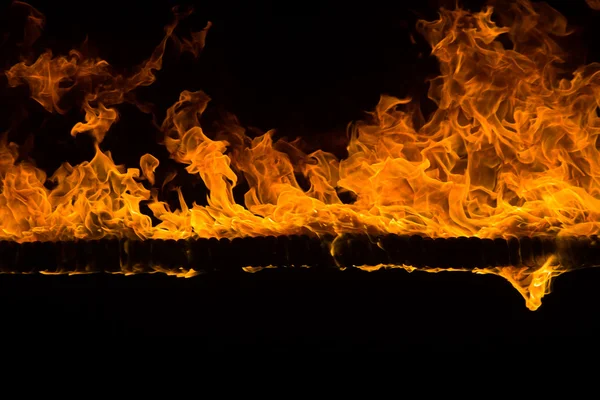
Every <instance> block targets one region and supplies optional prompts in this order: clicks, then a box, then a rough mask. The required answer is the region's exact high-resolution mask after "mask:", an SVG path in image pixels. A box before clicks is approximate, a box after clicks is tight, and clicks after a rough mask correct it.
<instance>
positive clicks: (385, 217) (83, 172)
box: [0, 0, 600, 308]
mask: <svg viewBox="0 0 600 400" xmlns="http://www.w3.org/2000/svg"><path fill="white" fill-rule="evenodd" d="M492 11H493V10H492V8H487V9H485V10H484V11H482V12H478V13H472V12H468V11H465V10H462V9H457V10H454V11H450V10H445V9H442V10H441V12H440V19H439V20H437V21H433V22H426V21H420V22H419V23H418V29H419V31H420V32H421V33H422V34H423V35H424V37H425V38H426V39H427V40H428V42H429V43H430V45H431V47H432V54H433V56H435V57H436V58H437V59H438V61H439V64H440V70H441V74H440V76H439V77H437V78H436V79H433V80H432V81H431V85H430V90H429V98H430V99H432V100H433V101H435V102H436V104H437V106H438V107H437V109H436V111H435V112H434V113H433V114H432V116H431V117H430V118H429V119H428V120H427V121H422V120H420V113H418V112H417V111H415V108H416V107H415V105H414V104H413V103H412V102H411V100H410V99H397V98H394V97H390V96H382V97H381V100H380V102H379V104H378V105H377V107H376V108H375V110H374V111H373V112H372V114H371V118H370V119H369V120H368V121H361V122H358V123H356V124H354V125H353V126H352V128H351V129H350V139H349V143H348V157H347V158H345V159H341V160H340V159H338V158H336V157H335V156H334V155H333V154H330V153H327V152H324V151H316V152H314V153H311V154H306V153H304V152H303V151H302V150H301V149H300V148H299V146H297V143H289V142H285V141H282V140H281V141H278V142H276V143H273V140H272V132H267V133H265V134H264V135H262V136H258V137H254V138H253V137H250V136H248V135H247V134H246V132H245V130H244V128H242V127H241V126H239V124H237V122H236V121H235V120H232V121H229V122H228V123H227V124H225V125H224V127H223V129H222V130H221V132H220V133H219V134H218V135H217V136H216V137H208V136H207V135H206V134H205V133H204V132H203V130H202V128H201V126H200V122H199V117H200V115H201V114H202V113H203V112H204V110H205V109H206V107H207V105H208V102H209V100H210V99H209V97H208V96H207V95H206V94H205V93H203V92H190V91H183V92H182V93H181V96H180V99H179V101H178V102H177V103H176V104H174V105H173V106H172V107H171V108H170V109H169V110H168V113H167V117H166V118H165V120H164V122H163V123H162V126H161V129H162V131H163V133H164V134H165V145H166V147H167V149H168V151H169V152H170V154H171V157H172V158H173V159H175V160H177V161H178V162H180V163H184V164H186V165H187V171H188V172H189V173H190V174H197V175H199V176H200V177H201V178H202V180H203V181H204V183H205V184H206V187H207V188H208V190H209V195H208V198H207V202H208V205H207V206H201V205H198V204H192V205H189V204H186V202H185V199H183V197H182V196H181V195H180V202H181V207H180V209H177V210H171V209H170V208H169V207H168V205H167V204H166V203H165V202H162V201H160V200H159V199H158V195H157V193H158V192H157V191H156V190H155V189H148V188H146V187H145V186H144V184H143V181H144V180H147V181H148V182H150V184H154V182H155V179H154V171H155V170H156V168H157V167H158V164H159V163H158V160H157V159H156V158H155V157H153V156H152V155H149V154H147V155H145V156H143V157H142V159H141V160H140V169H125V168H124V167H122V166H119V165H116V164H115V163H114V161H113V160H112V158H111V156H110V153H108V152H102V151H101V150H100V147H99V145H97V147H96V156H95V157H94V158H93V159H92V160H91V161H90V162H84V163H82V164H80V165H77V166H71V165H68V164H65V165H63V166H62V167H61V168H60V169H58V170H57V171H56V172H55V173H54V175H52V176H51V177H50V178H49V179H51V180H52V181H54V182H55V184H56V185H55V187H54V188H53V189H48V188H46V187H45V186H44V182H45V181H46V179H47V177H46V174H45V173H44V172H43V171H41V170H39V169H37V168H35V167H34V166H33V165H32V164H30V163H27V162H21V163H16V162H15V161H16V157H17V148H16V146H15V145H14V144H12V143H4V144H3V145H2V147H1V148H0V178H1V185H2V192H1V193H0V239H4V240H14V241H18V242H26V241H36V240H46V241H47V240H65V239H72V238H80V239H98V238H102V237H107V236H110V237H132V238H133V237H139V238H142V239H150V238H154V239H167V238H168V239H182V238H190V237H217V238H223V237H225V238H234V237H245V236H261V235H290V234H316V235H323V234H333V235H339V234H342V233H351V232H362V233H364V232H367V233H369V234H385V233H395V234H420V235H428V236H431V237H452V236H477V237H485V238H492V237H509V236H524V235H530V236H536V235H548V236H559V235H592V234H597V233H598V231H599V229H598V227H599V224H600V222H599V221H600V218H599V215H598V214H599V212H600V195H599V193H600V179H599V177H600V157H599V154H598V146H597V144H596V143H597V138H598V134H599V132H600V118H598V115H597V107H598V101H599V99H600V78H599V77H600V64H591V65H586V66H583V67H580V68H578V69H577V70H575V71H574V72H572V73H571V74H570V75H568V76H567V74H566V73H565V72H564V71H562V70H561V69H560V68H559V64H560V62H561V60H562V58H563V57H564V55H563V53H562V51H561V49H560V48H559V46H558V45H557V43H556V41H555V40H554V38H555V37H557V36H564V35H566V34H567V30H566V20H565V19H564V17H563V16H562V15H560V14H558V12H556V11H555V10H553V9H551V8H550V7H548V6H546V5H532V4H531V3H530V2H529V1H527V0H519V1H516V2H513V3H512V5H511V7H509V9H508V10H505V11H506V12H504V14H503V15H502V16H501V17H502V19H503V25H504V26H499V25H497V24H496V23H495V22H494V21H493V20H492ZM182 17H185V15H183V14H177V18H176V19H175V21H174V23H173V24H171V25H169V26H167V28H166V29H165V31H166V35H165V38H164V39H163V41H162V42H161V43H160V44H159V46H158V47H157V48H156V50H155V52H154V53H153V54H152V56H151V58H150V59H149V60H148V61H146V62H145V63H144V64H143V65H142V66H141V67H140V68H139V71H138V72H137V73H136V74H134V75H132V76H130V77H124V76H121V75H117V74H115V73H113V71H112V70H111V68H110V65H109V64H108V63H107V62H106V61H104V60H98V59H86V58H84V57H83V56H82V55H81V54H80V53H78V52H76V51H72V52H71V53H70V54H69V55H68V56H53V55H52V54H51V53H50V52H47V53H45V54H42V55H41V56H40V57H39V58H38V59H37V60H36V61H35V62H33V63H29V64H27V63H24V62H23V63H19V64H17V65H15V66H13V67H12V68H11V69H10V70H9V71H7V72H6V75H7V77H8V81H9V84H10V85H12V86H16V85H19V84H22V83H26V84H28V85H29V88H30V90H31V95H32V97H33V98H34V99H35V100H36V101H38V102H39V103H40V104H41V105H42V106H44V107H45V108H46V109H47V110H48V111H50V112H53V111H56V112H59V113H62V112H64V111H65V108H64V106H63V105H62V103H61V101H62V100H63V96H64V95H65V93H66V92H68V91H69V90H71V88H73V87H75V86H78V87H79V88H81V87H82V86H83V87H85V88H88V91H87V95H86V96H85V99H84V101H83V103H82V104H81V110H82V112H83V113H84V115H85V122H80V123H78V124H76V125H75V126H74V127H73V129H72V131H71V133H72V134H73V135H76V134H79V133H82V132H87V133H90V134H92V135H93V136H94V137H95V139H96V141H97V143H100V142H101V141H102V139H103V138H104V136H105V135H106V134H107V132H108V131H109V128H110V126H111V125H112V124H113V123H114V122H115V121H117V119H118V117H119V115H118V111H117V109H116V108H115V106H116V105H118V104H120V103H123V102H124V101H133V100H132V99H131V96H130V94H131V93H132V92H133V90H135V88H137V87H139V86H145V85H149V84H151V83H152V82H154V80H155V76H154V73H153V71H155V70H158V69H160V68H161V66H162V56H163V53H164V50H165V46H166V45H167V43H168V42H169V40H172V41H173V42H174V43H176V44H177V46H178V47H179V48H180V49H181V50H187V51H191V52H193V53H194V54H198V52H199V51H200V49H201V48H202V47H203V46H204V40H205V37H206V32H207V30H208V27H207V28H206V29H204V30H203V31H201V32H196V33H194V34H193V35H192V38H191V39H186V40H182V39H179V38H177V37H176V36H175V35H174V30H175V27H176V25H177V22H178V20H179V19H180V18H182ZM36 21H37V23H39V18H38V19H37V20H36ZM500 36H504V37H506V38H507V39H509V40H510V41H511V42H512V47H511V48H506V47H505V45H503V43H502V42H501V41H500V40H499V37H500ZM98 82H101V84H99V83H98ZM65 83H70V84H71V85H65ZM298 175H302V176H304V178H306V179H307V180H308V182H310V189H308V190H304V189H302V188H301V186H300V185H299V184H298V182H297V179H296V176H298ZM240 179H244V180H245V181H246V182H247V183H248V185H249V187H250V189H249V190H248V192H247V193H246V195H245V203H244V204H238V203H236V202H235V201H234V197H233V193H232V189H233V187H234V186H235V185H236V184H237V182H238V181H239V180H240ZM343 191H349V192H352V193H353V194H354V196H355V198H356V201H355V202H354V203H353V204H344V203H342V201H341V200H340V198H339V193H340V192H343ZM141 201H149V202H150V209H151V211H152V213H153V214H154V216H155V217H156V218H158V219H159V220H160V221H161V222H160V223H159V224H156V225H153V224H152V222H151V219H150V217H149V216H147V215H144V214H143V213H142V212H141V211H140V202H141ZM551 265H552V266H551ZM559 270H560V267H559V266H556V265H554V263H553V261H552V260H548V262H547V263H546V264H544V266H542V267H541V268H540V269H538V270H537V271H535V272H533V273H532V272H531V271H524V270H516V269H514V268H513V269H512V270H511V269H506V268H505V269H501V270H497V271H495V270H485V271H480V272H486V273H496V274H499V275H502V276H504V277H506V278H507V279H509V280H510V281H511V282H512V283H513V285H515V286H516V287H518V288H519V290H520V291H521V293H522V294H523V295H524V296H525V297H526V298H527V299H528V306H529V307H530V308H536V307H537V306H539V299H540V298H541V296H542V295H543V294H544V293H545V292H547V291H548V284H549V281H550V278H551V277H552V276H554V275H556V274H558V272H557V271H559Z"/></svg>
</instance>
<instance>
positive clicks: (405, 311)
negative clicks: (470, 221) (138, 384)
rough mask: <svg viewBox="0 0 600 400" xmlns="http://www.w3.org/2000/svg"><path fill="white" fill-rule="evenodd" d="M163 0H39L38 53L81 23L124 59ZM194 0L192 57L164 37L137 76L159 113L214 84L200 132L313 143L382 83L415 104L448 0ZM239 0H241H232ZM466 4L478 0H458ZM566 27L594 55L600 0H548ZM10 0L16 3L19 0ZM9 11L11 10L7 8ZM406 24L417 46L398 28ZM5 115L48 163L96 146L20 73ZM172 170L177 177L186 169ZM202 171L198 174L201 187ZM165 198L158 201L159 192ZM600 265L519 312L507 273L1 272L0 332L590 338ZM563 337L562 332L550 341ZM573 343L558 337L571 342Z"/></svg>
mask: <svg viewBox="0 0 600 400" xmlns="http://www.w3.org/2000/svg"><path fill="white" fill-rule="evenodd" d="M192 3H193V2H174V1H153V2H138V1H114V0H107V1H103V2H102V3H101V6H98V7H94V9H93V11H91V10H90V7H89V6H88V5H86V4H85V2H67V1H53V2H48V1H38V2H32V5H33V6H35V7H36V8H37V9H38V10H40V11H41V12H42V13H43V14H45V16H46V18H47V23H46V27H45V30H44V35H43V36H42V37H41V38H40V39H39V40H38V42H37V43H36V44H35V46H34V51H37V52H38V54H39V52H40V51H41V50H43V49H45V48H52V49H53V51H54V52H55V53H56V54H64V53H66V52H67V51H68V50H69V49H71V48H73V47H76V48H77V47H79V46H80V45H81V43H82V42H83V41H84V39H85V38H86V37H87V38H88V48H89V51H90V53H91V54H95V55H97V56H99V57H102V58H104V59H106V60H107V61H109V62H110V63H111V65H113V66H114V68H115V69H116V70H119V71H123V72H127V71H131V68H132V67H134V66H135V65H137V64H139V63H140V62H142V61H143V60H144V59H145V58H147V57H148V56H149V54H150V53H151V51H152V50H153V48H154V46H155V45H156V44H157V43H158V42H159V41H160V40H161V38H162V35H163V30H162V28H163V26H164V25H166V24H167V23H168V22H169V20H170V18H171V13H170V9H171V7H172V6H174V5H176V4H180V5H192ZM196 3H198V4H193V5H194V7H195V9H196V12H195V13H194V15H193V17H191V18H189V19H188V20H186V21H185V23H183V24H182V25H181V26H180V28H179V29H178V32H180V33H182V34H183V35H185V31H186V29H192V30H199V29H201V28H202V27H204V25H205V23H206V21H207V20H210V21H212V22H213V27H212V29H211V30H210V32H209V35H208V39H207V46H206V48H205V51H204V52H203V54H202V55H201V56H200V58H199V59H198V60H194V59H193V58H192V57H191V56H189V55H182V56H177V55H176V54H174V53H173V52H172V51H167V54H166V56H165V63H164V68H163V70H162V71H161V72H159V73H158V74H157V76H158V81H157V82H156V83H155V84H154V85H153V86H151V87H148V88H142V89H140V90H139V96H140V98H141V99H143V100H148V101H152V102H153V103H154V104H155V105H156V108H155V114H156V117H157V119H158V120H159V121H160V120H161V119H162V118H163V117H164V112H165V110H166V108H167V107H168V106H169V105H171V104H172V103H173V102H174V101H176V100H177V97H178V95H179V93H180V92H181V91H182V90H184V89H189V90H200V89H202V90H204V91H206V92H207V93H208V94H209V95H210V96H211V97H212V99H213V102H212V104H211V107H210V110H209V111H208V113H207V118H206V120H207V121H206V126H205V127H206V130H207V131H208V132H210V130H211V126H212V125H211V124H212V123H213V122H214V121H217V120H218V119H219V118H221V117H222V116H223V115H224V113H227V112H229V113H233V114H235V115H236V116H237V117H238V118H239V120H240V122H241V123H242V124H243V125H244V126H247V127H255V128H257V129H258V130H259V131H263V132H264V131H266V130H269V129H272V128H275V129H276V130H277V133H276V135H277V136H276V137H288V138H295V137H302V138H303V139H304V140H305V142H306V143H307V146H308V148H311V147H312V148H317V147H320V148H323V149H325V150H328V151H333V152H335V153H336V154H338V155H339V156H343V155H344V146H345V137H346V136H345V130H346V126H347V124H348V123H349V122H350V121H352V120H356V119H360V118H363V117H364V115H365V114H364V112H365V111H369V110H370V109H372V108H373V107H374V106H375V104H376V103H377V100H378V98H379V95H380V94H382V93H387V94H391V95H395V96H408V95H410V96H412V97H413V98H414V99H415V101H419V102H420V103H421V105H422V107H423V109H424V111H425V112H427V110H430V109H431V107H432V105H431V104H430V103H429V102H428V100H427V99H426V96H425V94H426V90H427V84H426V78H428V77H433V76H435V75H436V74H437V73H438V72H439V71H438V69H437V63H436V61H435V59H433V58H432V57H429V48H428V46H427V45H426V43H425V42H424V40H423V39H422V38H421V37H419V35H418V34H417V33H416V32H415V30H414V25H415V22H416V21H417V19H419V18H426V19H430V20H431V19H434V18H436V16H437V10H438V8H439V6H440V5H443V4H446V5H447V6H448V7H449V8H451V7H452V5H453V4H454V1H450V2H444V1H433V0H429V1H404V2H400V1H398V2H382V1H370V2H357V4H356V5H353V3H352V2H341V1H339V2H335V1H320V2H313V3H311V2H302V3H297V4H293V3H288V2H277V1H273V2H266V1H259V2H238V3H235V2H227V1H218V2H215V1H204V2H196ZM240 3H242V4H240ZM463 4H465V6H466V7H468V8H472V9H474V10H477V9H480V8H481V6H482V5H483V4H484V2H482V1H468V2H465V3H463ZM550 4H552V5H553V6H554V7H556V8H557V9H558V10H559V11H561V12H562V13H563V14H564V15H566V16H567V18H568V20H569V22H570V23H571V24H572V25H573V26H574V27H575V28H576V30H575V32H574V34H573V35H572V36H571V37H570V38H569V39H568V46H569V48H570V50H571V54H572V59H571V60H570V62H573V63H575V64H578V63H583V62H592V61H598V60H600V48H598V46H599V45H598V44H597V40H594V38H595V37H598V33H599V32H598V27H597V26H599V25H600V24H598V21H600V12H598V11H593V10H591V9H589V8H588V7H587V5H586V4H585V2H584V1H583V0H574V1H562V2H561V1H552V2H550ZM0 12H2V14H1V18H2V24H1V25H0V26H3V27H4V28H3V31H2V34H3V41H2V44H1V47H0V50H1V56H0V62H1V63H2V64H1V65H0V67H1V68H2V69H6V68H7V67H9V66H10V65H12V64H14V63H15V62H16V61H18V54H19V52H20V50H19V48H18V46H16V43H18V42H19V40H20V35H21V36H22V26H23V25H22V22H23V18H22V12H21V11H20V8H19V7H15V6H10V5H6V6H4V7H3V8H2V10H1V11H0ZM19 13H21V14H19ZM19 15H21V17H19ZM411 34H412V35H413V36H414V38H415V39H416V44H413V43H411V40H410V35H411ZM0 94H1V98H0V102H1V104H0V117H1V118H0V129H2V130H3V131H7V132H8V134H9V138H10V140H13V141H15V142H18V143H20V144H21V145H22V157H23V158H24V159H33V160H35V162H36V163H37V165H38V166H39V167H40V168H43V169H44V170H46V171H48V172H49V173H51V172H52V171H53V170H54V169H56V168H57V167H58V166H59V165H60V163H61V162H64V161H69V162H71V163H79V162H81V161H84V160H89V159H90V158H91V157H92V156H93V148H92V145H91V144H92V142H91V140H90V139H89V137H87V136H85V135H79V136H78V137H77V138H72V137H71V136H70V135H69V133H68V132H69V128H70V127H71V126H72V125H73V123H75V122H76V121H78V120H80V118H81V115H80V114H79V113H78V112H77V110H76V109H74V110H72V111H71V112H69V113H68V114H67V115H66V116H58V115H50V114H48V113H47V112H46V111H44V110H43V109H42V108H41V107H40V106H39V105H37V104H36V103H35V102H33V101H31V100H28V91H27V89H26V88H25V87H19V88H8V87H7V85H6V81H5V78H4V77H2V78H0ZM119 111H120V112H121V114H122V118H121V121H119V122H118V123H117V124H116V125H115V126H114V127H113V129H112V130H111V131H110V132H109V134H108V135H107V138H106V140H105V141H104V142H103V143H102V148H103V149H104V150H111V152H112V154H113V157H114V159H115V161H116V162H117V163H119V164H126V165H127V166H130V167H135V166H136V165H137V163H138V161H139V157H140V156H141V155H142V154H144V153H146V152H151V153H153V154H155V155H157V156H158V157H159V158H160V159H161V163H162V164H161V167H160V170H159V176H160V174H165V173H167V172H168V171H170V170H172V169H175V170H178V168H179V169H180V168H181V166H178V165H176V164H174V163H173V162H169V160H168V157H167V154H166V151H165V150H164V148H163V147H162V146H161V145H160V144H158V141H157V139H159V138H160V135H159V134H158V132H157V130H156V128H155V127H154V125H153V123H152V116H151V115H147V114H143V113H141V112H139V111H138V110H136V109H135V108H134V107H133V106H128V105H123V106H120V107H119ZM180 176H182V177H184V176H185V174H180ZM178 179H183V181H178V182H176V183H177V184H178V185H183V186H184V190H185V191H186V193H187V194H188V196H186V198H188V199H194V200H196V201H198V202H200V203H201V202H202V198H203V197H204V194H203V192H202V188H201V187H199V185H198V182H197V181H193V179H192V178H191V177H185V178H181V177H180V178H178ZM200 186H201V185H200ZM164 196H165V199H166V200H169V198H168V196H169V195H168V194H165V195H164ZM598 283H600V271H597V270H584V271H578V272H572V273H569V274H566V275H563V276H561V277H559V278H558V279H557V280H556V282H555V285H554V287H553V293H552V294H550V295H548V296H547V297H546V298H545V299H544V303H543V305H542V307H541V308H540V309H539V310H538V311H536V312H531V311H529V310H527V309H526V307H525V304H524V301H523V299H522V298H521V297H520V295H519V294H518V293H517V291H516V290H514V289H513V288H512V287H511V286H510V284H509V283H508V282H506V281H504V280H503V279H501V278H498V277H494V276H477V275H472V274H467V273H439V274H427V273H419V272H414V273H412V274H408V273H406V272H404V271H385V272H377V273H361V272H358V271H350V272H349V271H345V272H334V271H332V272H328V273H325V272H323V273H316V272H314V271H310V270H302V271H290V270H270V271H263V272H261V273H257V274H244V275H241V276H235V277H234V276H218V275H213V276H201V277H196V278H192V279H178V278H173V277H167V276H164V275H144V276H129V277H125V276H100V275H93V276H72V277H69V276H8V275H1V276H0V304H1V305H0V307H1V310H2V311H1V314H0V318H1V320H2V323H3V329H2V332H3V333H2V335H6V336H7V337H13V338H20V337H32V336H35V337H48V336H58V337H65V336H70V337H74V338H80V339H86V338H89V337H95V338H97V337H109V336H117V337H134V336H135V337H139V336H140V335H161V336H164V335H170V336H178V337H183V336H193V337H196V338H200V339H204V340H200V341H199V343H201V345H202V346H203V347H204V348H206V349H224V350H227V349H232V348H255V347H258V348H264V349H294V348H304V347H307V348H319V349H332V350H348V349H353V348H368V349H380V350H388V349H396V350H404V349H414V348H415V347H414V345H415V344H419V345H421V346H419V348H420V349H422V348H424V349H428V348H431V349H440V350H443V349H463V348H477V349H479V348H494V347H502V346H505V345H509V346H513V345H523V346H531V347H529V349H530V351H532V352H533V351H536V350H535V349H536V346H540V345H545V344H548V345H556V344H557V343H562V344H567V345H568V346H576V345H577V344H586V345H589V344H592V343H593V340H589V341H588V340H586V339H593V337H594V336H595V335H597V333H598V330H597V326H596V325H597V324H596V321H597V318H598V306H600V292H599V291H598V290H597V287H598ZM563 338H564V339H567V340H560V339H563ZM575 338H577V340H576V341H573V340H569V339H575Z"/></svg>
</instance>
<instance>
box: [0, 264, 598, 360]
mask: <svg viewBox="0 0 600 400" xmlns="http://www.w3.org/2000/svg"><path fill="white" fill-rule="evenodd" d="M599 284H600V269H587V270H581V271H576V272H572V273H568V274H564V275H562V276H560V277H558V278H557V279H556V280H555V284H554V289H553V293H551V294H550V295H548V296H547V297H546V298H545V299H544V302H543V305H542V307H541V308H540V309H539V310H537V311H535V312H532V311H529V310H527V309H526V308H525V305H524V301H523V299H522V298H521V297H520V295H519V294H518V292H517V291H516V290H515V289H513V288H512V287H511V286H510V284H509V283H508V282H506V281H504V280H503V279H502V278H499V277H495V276H480V275H473V274H470V273H438V274H430V273H424V272H413V273H412V274H409V273H407V272H405V271H400V270H394V271H381V272H373V273H366V272H360V271H345V272H336V271H315V270H312V271H311V270H306V269H304V270H293V271H291V270H264V271H261V272H259V273H255V274H248V273H243V274H240V275H235V276H233V275H228V276H224V275H217V274H212V275H204V276H199V277H194V278H190V279H183V278H175V277H168V276H165V275H136V276H120V275H103V274H97V275H79V276H42V275H29V276H27V275H0V304H1V311H0V319H1V321H2V328H1V332H2V333H1V334H0V336H2V339H3V340H7V339H9V340H10V341H11V342H14V341H15V340H17V341H18V340H25V341H29V340H35V341H46V340H49V339H60V340H62V341H77V342H81V341H83V342H86V341H88V340H90V343H93V342H96V341H97V340H99V339H119V340H121V339H122V340H125V341H131V340H138V339H143V338H144V337H149V336H160V337H173V338H178V339H186V338H191V339H192V341H191V342H188V343H192V344H193V345H194V346H196V347H200V348H202V349H207V350H240V349H244V350H245V349H261V350H262V349H265V350H288V349H318V350H353V349H368V350H417V349H418V350H419V351H422V350H427V349H433V350H463V349H469V350H470V349H495V348H507V347H510V348H515V349H519V350H523V351H525V352H526V353H527V354H530V355H534V354H536V353H537V352H546V351H551V350H552V349H553V348H557V347H560V348H567V349H573V350H575V349H577V350H581V349H584V348H585V349H588V348H590V347H596V346H597V343H598V340H597V338H598V334H599V333H600V330H599V329H598V323H597V321H598V317H599V315H600V290H598V285H599Z"/></svg>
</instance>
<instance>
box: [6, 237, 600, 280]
mask: <svg viewBox="0 0 600 400" xmlns="http://www.w3.org/2000/svg"><path fill="white" fill-rule="evenodd" d="M333 239H334V237H333V236H327V237H321V238H318V237H309V236H279V237H274V236H267V237H248V238H236V239H233V240H229V239H216V238H211V239H190V240H131V239H101V240H91V241H87V240H79V241H63V242H27V243H16V242H11V241H0V272H4V273H35V272H47V273H52V272H151V271H156V270H161V271H177V270H190V269H193V270H194V271H204V272H209V271H236V270H242V268H245V267H265V266H271V265H272V266H296V267H298V266H305V265H306V266H311V267H317V268H319V267H320V268H328V267H346V268H348V267H353V266H377V265H382V264H383V265H406V266H411V267H414V268H416V269H425V268H429V269H467V270H473V269H477V268H493V267H503V266H517V267H529V268H537V267H540V266H541V265H543V264H544V262H545V261H546V260H547V259H548V257H550V256H555V257H556V259H557V260H558V262H560V263H561V264H563V265H565V266H568V267H570V268H580V267H590V266H597V265H600V242H599V241H598V237H597V236H590V237H586V236H581V237H568V238H544V237H523V238H511V239H502V238H499V239H480V238H466V237H458V238H436V239H432V238H427V237H421V236H416V235H415V236H401V235H384V236H377V237H373V236H369V235H365V234H345V235H342V236H340V237H338V238H336V240H335V241H334V240H333ZM332 248H333V251H332Z"/></svg>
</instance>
